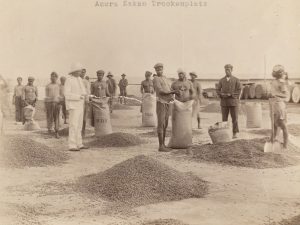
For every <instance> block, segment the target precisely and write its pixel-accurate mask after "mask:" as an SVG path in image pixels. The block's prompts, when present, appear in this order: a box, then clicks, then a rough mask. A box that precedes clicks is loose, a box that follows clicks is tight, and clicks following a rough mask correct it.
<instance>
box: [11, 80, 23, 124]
mask: <svg viewBox="0 0 300 225" xmlns="http://www.w3.org/2000/svg"><path fill="white" fill-rule="evenodd" d="M17 82H18V85H16V86H15V88H14V95H13V104H14V105H15V118H16V123H20V122H21V123H22V122H23V103H22V92H23V88H24V85H22V77H18V78H17Z"/></svg>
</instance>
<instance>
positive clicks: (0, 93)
mask: <svg viewBox="0 0 300 225" xmlns="http://www.w3.org/2000/svg"><path fill="white" fill-rule="evenodd" d="M8 93H9V89H8V85H7V82H6V81H5V79H4V78H3V77H2V75H1V74H0V135H2V134H3V131H4V118H5V117H6V116H8V115H9V110H8V109H9V105H8V97H7V96H8Z"/></svg>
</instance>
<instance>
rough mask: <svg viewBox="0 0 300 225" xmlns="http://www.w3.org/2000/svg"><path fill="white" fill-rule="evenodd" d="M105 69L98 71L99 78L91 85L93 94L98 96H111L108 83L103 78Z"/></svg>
mask: <svg viewBox="0 0 300 225" xmlns="http://www.w3.org/2000/svg"><path fill="white" fill-rule="evenodd" d="M103 77H104V71H103V70H98V71H97V80H96V81H95V82H94V83H93V84H92V86H91V94H92V95H95V96H96V97H101V98H102V97H109V96H110V94H109V91H108V84H107V82H105V80H103Z"/></svg>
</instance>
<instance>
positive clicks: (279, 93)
mask: <svg viewBox="0 0 300 225" xmlns="http://www.w3.org/2000/svg"><path fill="white" fill-rule="evenodd" d="M272 76H273V77H274V78H275V80H273V81H272V83H271V96H270V97H271V99H270V100H271V103H272V104H271V107H272V111H273V115H274V137H273V136H271V140H273V138H275V137H276V133H277V128H278V127H279V128H281V129H282V133H283V148H284V149H287V144H288V130H287V126H286V119H287V115H286V114H287V113H286V105H285V102H284V100H285V99H286V97H287V93H288V91H289V90H288V87H287V84H286V79H285V77H286V73H285V71H284V67H283V66H282V65H276V66H274V68H273V72H272Z"/></svg>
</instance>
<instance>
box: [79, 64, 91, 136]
mask: <svg viewBox="0 0 300 225" xmlns="http://www.w3.org/2000/svg"><path fill="white" fill-rule="evenodd" d="M85 74H86V69H82V73H81V75H80V77H81V79H82V82H83V84H84V87H85V90H86V93H87V95H86V97H85V101H84V109H83V124H82V131H81V135H82V137H85V127H86V117H87V113H88V110H89V95H90V94H91V84H90V82H89V81H88V80H87V79H85Z"/></svg>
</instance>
